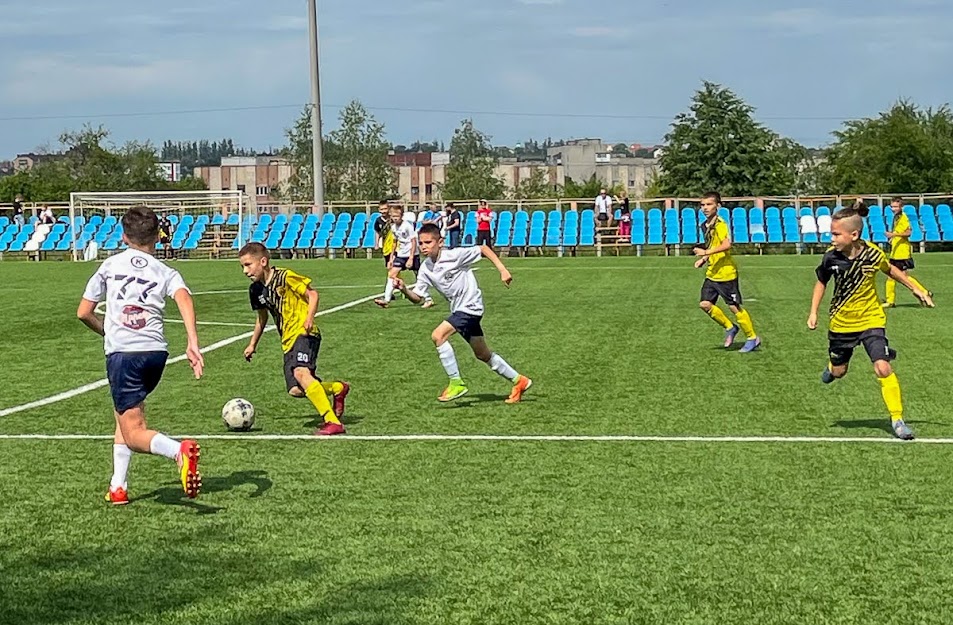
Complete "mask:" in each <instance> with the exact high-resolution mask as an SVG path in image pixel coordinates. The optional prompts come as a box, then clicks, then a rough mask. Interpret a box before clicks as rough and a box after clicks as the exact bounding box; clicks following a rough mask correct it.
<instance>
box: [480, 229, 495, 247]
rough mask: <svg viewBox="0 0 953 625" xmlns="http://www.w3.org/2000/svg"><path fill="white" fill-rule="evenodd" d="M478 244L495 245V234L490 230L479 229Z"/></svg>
mask: <svg viewBox="0 0 953 625" xmlns="http://www.w3.org/2000/svg"><path fill="white" fill-rule="evenodd" d="M476 244H477V245H489V246H490V247H493V236H492V235H491V233H490V231H489V230H477V236H476Z"/></svg>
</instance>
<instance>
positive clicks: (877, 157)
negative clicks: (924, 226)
mask: <svg viewBox="0 0 953 625" xmlns="http://www.w3.org/2000/svg"><path fill="white" fill-rule="evenodd" d="M834 137H835V139H836V140H835V142H834V144H833V145H831V146H830V147H829V148H828V149H827V150H826V151H825V152H824V155H823V160H822V161H821V163H820V164H819V166H818V168H817V169H818V172H817V177H818V186H819V187H820V189H821V190H822V191H823V192H825V193H930V192H947V191H950V190H951V189H953V113H951V111H950V109H949V107H946V106H943V107H941V108H939V109H936V110H933V109H927V110H920V109H919V108H918V107H917V106H916V105H914V104H912V103H910V102H907V101H900V102H898V103H896V104H895V105H894V106H893V107H891V109H890V110H889V111H887V112H885V113H882V114H881V115H880V116H879V117H876V118H873V119H861V120H852V121H848V122H846V123H845V124H844V128H843V129H841V130H838V131H835V132H834Z"/></svg>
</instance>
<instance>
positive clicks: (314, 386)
mask: <svg viewBox="0 0 953 625" xmlns="http://www.w3.org/2000/svg"><path fill="white" fill-rule="evenodd" d="M304 394H305V395H306V396H307V397H308V399H309V400H310V401H311V403H312V404H314V409H315V410H317V411H318V415H319V416H320V417H321V418H322V419H324V422H325V423H337V424H340V423H341V422H340V421H338V418H337V417H336V416H334V410H332V409H331V402H330V401H328V394H327V393H326V392H325V391H324V387H323V386H322V385H321V383H320V382H318V381H317V380H315V381H314V382H312V383H311V384H309V385H308V388H306V389H304Z"/></svg>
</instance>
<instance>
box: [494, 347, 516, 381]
mask: <svg viewBox="0 0 953 625" xmlns="http://www.w3.org/2000/svg"><path fill="white" fill-rule="evenodd" d="M487 364H488V365H490V369H493V370H494V371H496V372H497V373H498V374H499V375H501V376H503V377H504V378H506V379H507V380H509V381H510V382H514V383H515V382H516V380H517V379H518V378H519V377H520V374H519V373H517V372H516V369H514V368H513V367H511V366H510V365H509V364H508V363H507V362H506V361H505V360H503V359H502V358H501V357H500V355H499V354H496V353H494V354H493V355H492V356H490V361H489V362H488V363H487Z"/></svg>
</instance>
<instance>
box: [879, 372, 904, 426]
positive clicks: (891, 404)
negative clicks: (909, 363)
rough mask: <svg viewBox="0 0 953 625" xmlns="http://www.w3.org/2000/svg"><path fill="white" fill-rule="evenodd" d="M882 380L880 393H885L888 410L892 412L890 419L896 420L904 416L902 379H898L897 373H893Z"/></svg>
mask: <svg viewBox="0 0 953 625" xmlns="http://www.w3.org/2000/svg"><path fill="white" fill-rule="evenodd" d="M879 380H880V394H881V395H883V398H884V403H885V404H887V410H888V411H889V412H890V420H891V421H896V420H898V419H902V418H903V402H902V401H901V399H900V381H899V380H897V374H896V373H891V374H890V375H888V376H887V377H885V378H879Z"/></svg>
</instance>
